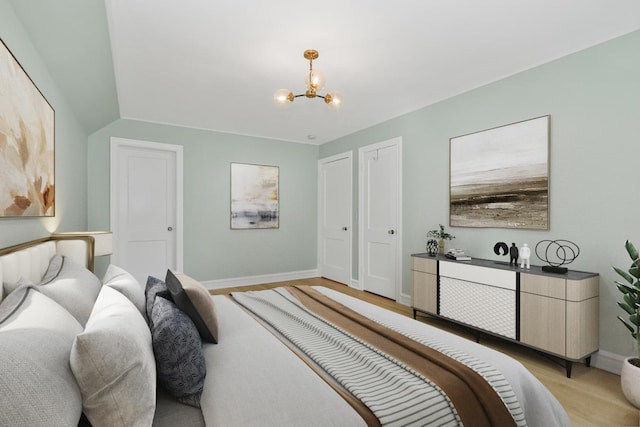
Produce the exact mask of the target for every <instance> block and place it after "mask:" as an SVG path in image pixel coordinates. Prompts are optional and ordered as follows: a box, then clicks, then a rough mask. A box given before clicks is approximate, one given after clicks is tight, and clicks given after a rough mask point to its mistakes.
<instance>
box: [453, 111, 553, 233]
mask: <svg viewBox="0 0 640 427" xmlns="http://www.w3.org/2000/svg"><path fill="white" fill-rule="evenodd" d="M550 122H551V116H550V115H546V116H540V117H535V118H532V119H527V120H522V121H519V122H515V123H511V124H507V125H503V126H498V127H495V128H491V129H487V130H483V131H479V132H474V133H470V134H467V135H462V136H457V137H453V138H450V139H449V159H450V163H449V225H450V226H452V227H476V228H489V227H491V228H516V229H529V230H549V143H550Z"/></svg>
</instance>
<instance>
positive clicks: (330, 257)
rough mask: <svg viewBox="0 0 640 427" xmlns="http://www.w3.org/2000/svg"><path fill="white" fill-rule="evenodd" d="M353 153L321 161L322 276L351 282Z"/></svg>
mask: <svg viewBox="0 0 640 427" xmlns="http://www.w3.org/2000/svg"><path fill="white" fill-rule="evenodd" d="M351 174H352V159H351V152H348V153H344V154H340V155H337V156H332V157H328V158H325V159H321V160H319V161H318V187H319V188H318V209H319V213H318V222H319V224H318V233H319V236H318V265H319V267H320V275H321V276H322V277H326V278H327V279H331V280H334V281H336V282H340V283H344V284H346V285H349V284H350V282H351V205H352V196H351Z"/></svg>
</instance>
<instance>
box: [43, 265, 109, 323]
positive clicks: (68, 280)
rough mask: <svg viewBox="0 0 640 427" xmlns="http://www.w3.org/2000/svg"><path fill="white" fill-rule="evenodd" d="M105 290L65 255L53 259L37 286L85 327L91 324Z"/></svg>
mask: <svg viewBox="0 0 640 427" xmlns="http://www.w3.org/2000/svg"><path fill="white" fill-rule="evenodd" d="M101 287H102V283H100V279H98V277H97V276H96V275H95V274H93V273H92V272H91V271H89V270H87V269H86V268H85V267H84V266H82V265H80V264H78V263H77V262H75V261H74V260H72V259H71V258H69V257H66V256H62V255H54V256H53V258H51V261H50V263H49V268H48V269H47V272H46V274H45V276H44V278H43V279H42V282H41V283H39V284H38V286H37V288H38V291H40V292H42V293H43V294H45V295H46V296H48V297H49V298H51V299H52V300H54V301H55V302H57V303H58V304H60V305H61V306H63V307H64V308H66V309H67V310H68V311H69V313H71V314H72V315H73V317H75V318H76V319H77V320H78V322H80V324H81V325H82V326H85V324H86V323H87V319H88V318H89V314H91V309H92V308H93V303H94V302H95V300H96V297H97V296H98V293H99V292H100V288H101Z"/></svg>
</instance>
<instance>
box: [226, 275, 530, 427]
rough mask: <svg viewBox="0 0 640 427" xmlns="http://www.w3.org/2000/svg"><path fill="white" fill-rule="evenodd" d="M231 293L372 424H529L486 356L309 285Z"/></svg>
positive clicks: (508, 388)
mask: <svg viewBox="0 0 640 427" xmlns="http://www.w3.org/2000/svg"><path fill="white" fill-rule="evenodd" d="M232 297H233V299H234V300H235V301H236V302H238V303H239V304H240V305H241V306H243V307H244V308H245V309H247V310H248V311H249V312H251V313H253V315H254V316H256V317H258V318H259V319H261V320H262V321H263V322H264V323H266V324H267V325H268V326H269V327H270V328H272V330H274V331H275V332H277V333H278V334H279V335H281V336H282V337H283V338H285V339H286V342H287V343H288V344H289V345H290V346H292V348H293V349H294V351H296V352H297V353H298V354H299V355H301V357H303V358H308V361H307V363H309V364H310V366H312V367H314V368H316V369H317V371H318V372H319V373H320V374H321V375H322V376H323V377H324V378H325V379H326V380H327V382H328V383H329V384H331V385H332V386H333V387H334V388H336V390H337V391H338V392H339V393H341V394H342V395H343V396H344V397H345V399H346V400H347V401H349V403H351V404H352V405H353V406H354V408H356V410H358V411H359V413H360V414H361V415H362V416H363V418H364V419H365V420H366V421H367V423H368V424H369V425H384V426H412V425H439V426H460V425H469V426H470V425H472V426H501V427H502V426H525V425H526V424H525V421H524V417H523V414H522V411H521V410H520V405H519V404H518V402H517V399H515V396H514V394H513V392H512V391H511V388H510V386H509V384H508V383H507V382H506V381H505V380H504V377H503V376H502V374H500V372H499V371H498V370H497V369H495V368H493V367H491V366H488V365H487V364H486V363H484V362H482V361H478V360H474V359H473V358H472V357H469V356H466V355H464V354H460V353H458V352H455V351H452V350H451V349H449V348H446V347H444V346H440V345H439V344H438V343H435V342H418V341H416V340H415V339H412V338H411V337H408V336H405V335H403V334H402V333H401V332H400V331H394V330H392V329H389V328H387V327H385V326H384V325H380V324H378V323H376V322H374V321H372V320H370V319H368V318H366V317H364V316H361V315H359V314H358V313H356V312H354V311H352V310H350V309H349V308H347V307H344V306H343V305H341V304H339V303H337V302H335V301H333V300H332V299H330V298H328V297H326V296H324V295H322V294H320V293H319V292H317V291H315V290H313V289H311V288H308V287H298V288H277V289H274V290H268V291H257V292H239V293H233V294H232ZM446 353H449V354H448V355H447V354H446Z"/></svg>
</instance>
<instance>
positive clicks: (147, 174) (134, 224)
mask: <svg viewBox="0 0 640 427" xmlns="http://www.w3.org/2000/svg"><path fill="white" fill-rule="evenodd" d="M111 228H112V231H113V238H114V252H113V255H112V257H111V262H112V263H113V264H115V265H117V266H119V267H122V268H123V269H125V270H127V271H128V272H129V273H131V274H132V275H133V276H134V277H135V278H136V279H137V280H138V281H139V282H140V283H142V284H144V283H146V281H147V277H148V276H154V277H157V278H159V279H163V280H164V277H165V276H166V272H167V269H168V268H171V269H176V270H182V147H181V146H176V145H168V144H159V143H153V142H144V141H134V140H128V139H121V138H112V139H111Z"/></svg>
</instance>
